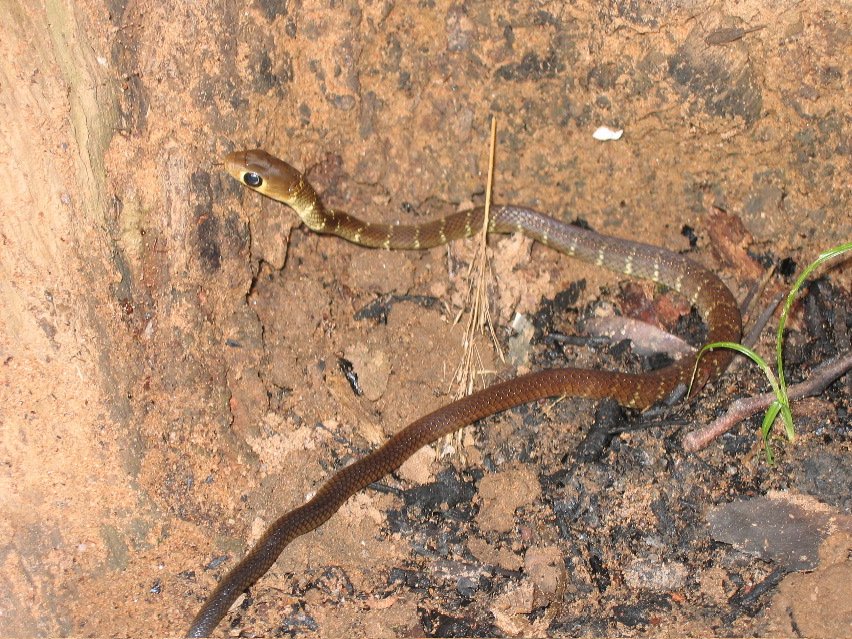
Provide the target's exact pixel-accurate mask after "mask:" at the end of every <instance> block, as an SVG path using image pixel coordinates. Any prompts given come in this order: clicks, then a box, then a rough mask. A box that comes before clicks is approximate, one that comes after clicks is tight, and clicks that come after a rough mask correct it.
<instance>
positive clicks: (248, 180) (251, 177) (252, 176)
mask: <svg viewBox="0 0 852 639" xmlns="http://www.w3.org/2000/svg"><path fill="white" fill-rule="evenodd" d="M243 182H245V185H246V186H250V187H251V188H253V189H256V188H257V187H259V186H260V185H261V184H263V178H262V177H260V176H259V175H258V174H257V173H246V174H244V175H243Z"/></svg>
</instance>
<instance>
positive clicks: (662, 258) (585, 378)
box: [187, 151, 741, 637]
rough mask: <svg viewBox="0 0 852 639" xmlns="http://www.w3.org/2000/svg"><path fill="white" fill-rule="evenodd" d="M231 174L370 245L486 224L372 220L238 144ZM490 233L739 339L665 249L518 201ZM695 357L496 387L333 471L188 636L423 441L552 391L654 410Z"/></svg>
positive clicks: (714, 368)
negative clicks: (664, 300) (686, 307)
mask: <svg viewBox="0 0 852 639" xmlns="http://www.w3.org/2000/svg"><path fill="white" fill-rule="evenodd" d="M225 167H226V169H227V170H228V172H229V173H230V174H231V175H232V176H234V177H235V178H236V179H237V180H239V181H240V182H241V183H243V184H244V185H245V186H248V187H249V188H252V189H254V190H255V191H257V192H259V193H262V194H263V195H266V196H268V197H271V198H273V199H275V200H278V201H280V202H283V203H285V204H288V205H289V206H290V207H292V208H293V209H294V210H295V211H296V213H298V214H299V216H300V217H301V218H302V220H303V222H304V223H305V225H306V226H307V227H308V228H310V229H311V230H313V231H316V232H319V233H332V234H334V235H339V236H340V237H342V238H345V239H347V240H350V241H352V242H355V243H357V244H361V245H363V246H368V247H381V248H386V249H392V248H398V249H425V248H429V247H433V246H438V245H440V244H444V243H446V242H448V241H450V240H454V239H458V238H462V237H469V236H471V235H472V234H474V233H476V232H477V231H478V230H479V227H480V226H481V225H482V220H483V217H484V211H483V209H482V208H481V207H480V208H476V209H473V210H471V211H466V212H462V213H456V214H453V215H449V216H447V217H445V218H441V219H439V220H435V221H432V222H428V223H425V224H420V225H414V226H404V225H386V224H371V223H368V222H363V221H361V220H359V219H357V218H355V217H352V216H351V215H348V214H346V213H341V212H339V211H331V210H328V209H326V208H324V207H323V205H322V204H321V202H320V200H319V197H318V196H317V194H316V192H315V191H314V190H313V188H312V187H311V186H310V185H309V184H308V182H307V181H306V180H305V178H304V177H303V176H302V175H301V174H300V173H299V172H298V171H296V170H295V169H294V168H293V167H291V166H290V165H288V164H286V163H284V162H282V161H281V160H278V159H277V158H275V157H273V156H271V155H269V154H268V153H266V152H264V151H241V152H237V153H231V154H229V155H228V156H227V157H226V158H225ZM489 231H491V232H494V233H512V232H515V231H520V232H521V233H524V234H526V235H528V236H530V237H532V238H534V239H536V240H538V241H539V242H541V243H543V244H545V245H547V246H550V247H552V248H554V249H556V250H558V251H561V252H563V253H566V254H567V255H570V256H573V257H577V258H579V259H581V260H584V261H586V262H591V263H592V264H596V265H597V266H604V267H606V268H609V269H611V270H614V271H617V272H620V273H626V274H628V275H632V276H634V277H639V278H644V279H649V280H653V281H655V282H659V283H661V284H664V285H666V286H668V287H670V288H673V289H675V290H676V291H678V292H679V293H681V294H682V295H684V296H685V297H686V298H687V299H688V300H689V301H690V302H691V303H692V304H693V305H694V306H696V307H697V308H698V309H699V310H700V312H701V314H702V316H703V319H704V322H705V323H706V324H707V332H708V335H707V342H708V343H710V342H721V341H728V342H738V341H739V339H740V331H741V320H740V311H739V307H738V306H737V302H736V300H735V299H734V296H733V295H732V294H731V292H730V291H729V290H728V288H727V287H726V286H725V285H724V284H723V283H722V282H721V280H719V278H718V277H716V276H715V275H714V274H713V273H711V272H710V271H708V270H707V269H705V268H704V267H703V266H700V265H698V264H696V263H694V262H692V261H691V260H689V259H687V258H685V257H683V256H681V255H678V254H677V253H673V252H671V251H668V250H666V249H662V248H658V247H656V246H650V245H647V244H641V243H639V242H633V241H630V240H623V239H618V238H613V237H608V236H605V235H600V234H598V233H594V232H592V231H587V230H584V229H581V228H578V227H575V226H570V225H567V224H565V223H563V222H560V221H558V220H555V219H553V218H551V217H548V216H546V215H543V214H541V213H538V212H537V211H533V210H532V209H527V208H523V207H518V206H497V207H492V210H491V218H490V225H489ZM730 359H731V351H729V350H727V349H720V350H715V351H710V352H708V353H707V354H706V355H705V356H704V357H702V358H701V360H700V362H699V366H698V374H697V376H696V383H695V384H694V385H693V392H695V391H696V390H697V389H698V388H700V387H701V386H702V385H703V384H704V383H706V382H707V381H708V380H710V379H713V378H715V377H717V376H718V375H719V374H721V372H722V371H723V370H724V369H725V367H727V365H728V363H729V361H730ZM694 365H695V356H691V357H685V358H683V359H682V360H681V361H679V362H677V363H675V364H672V365H670V366H667V367H665V368H661V369H658V370H655V371H650V372H645V373H639V374H630V373H619V372H611V371H595V370H585V369H576V368H553V369H547V370H542V371H538V372H535V373H530V374H528V375H523V376H521V377H516V378H515V379H512V380H509V381H506V382H502V383H498V384H494V385H493V386H490V387H489V388H486V389H485V390H481V391H479V392H477V393H473V394H472V395H468V396H467V397H464V398H462V399H460V400H458V401H456V402H453V403H452V404H448V405H447V406H444V407H443V408H439V409H438V410H436V411H435V412H433V413H430V414H429V415H426V416H425V417H422V418H420V419H418V420H417V421H415V422H414V423H412V424H410V425H409V426H407V427H406V428H404V429H403V430H401V431H400V432H399V433H397V434H396V435H394V436H393V437H391V438H390V439H389V440H388V441H387V442H386V443H385V444H384V445H382V446H381V447H380V448H378V449H376V450H375V451H373V452H372V453H370V454H369V455H367V456H366V457H363V458H362V459H359V460H358V461H356V462H355V463H353V464H351V465H349V466H346V467H345V468H343V469H341V470H340V471H338V472H337V474H335V475H333V476H332V477H331V478H330V479H329V480H328V481H327V482H326V483H325V484H324V485H323V486H322V487H321V488H320V489H319V490H318V491H317V493H316V495H315V496H314V497H313V498H312V499H311V500H310V501H308V502H307V503H305V504H304V505H302V506H299V507H298V508H296V509H294V510H291V511H290V512H288V513H286V514H284V515H283V516H281V517H280V518H279V519H277V520H276V521H275V523H273V524H272V525H271V526H270V527H269V529H268V530H267V531H266V532H265V533H264V535H263V537H261V539H260V541H258V542H257V544H255V546H254V548H252V549H251V551H250V552H249V553H248V555H246V557H245V558H244V559H243V560H242V561H241V562H239V563H238V564H237V565H236V566H235V567H234V568H232V569H231V571H230V572H229V573H228V574H227V575H226V576H225V577H224V578H222V580H221V581H220V582H219V584H218V586H217V587H216V589H215V590H214V591H213V593H212V594H211V595H210V596H209V597H208V599H207V601H206V602H205V603H204V605H203V606H202V608H201V610H200V611H199V613H198V614H197V615H196V617H195V619H194V620H193V622H192V626H191V628H190V630H189V632H188V633H187V636H188V637H204V636H207V635H209V634H210V632H211V631H212V630H213V629H214V628H215V627H216V625H217V624H218V623H219V622H220V621H221V620H222V618H223V617H224V616H225V614H226V613H227V612H228V609H229V608H230V606H231V604H233V603H234V601H235V600H236V599H237V597H239V596H240V594H241V593H242V592H243V591H245V590H246V589H247V588H248V587H250V586H251V585H253V584H254V583H255V582H256V581H257V580H258V579H260V577H262V576H263V575H264V574H265V573H266V571H267V570H269V568H270V567H271V566H272V564H274V563H275V560H276V559H277V558H278V556H279V555H280V554H281V551H282V550H283V549H284V547H285V546H287V544H289V543H290V542H291V541H293V539H295V538H296V537H299V536H300V535H303V534H305V533H307V532H310V531H311V530H314V529H315V528H317V527H318V526H320V525H321V524H323V523H324V522H325V521H327V520H328V519H329V518H330V517H331V516H332V515H333V514H334V513H335V512H337V510H338V509H339V508H340V507H341V506H342V505H343V503H344V502H345V501H346V500H347V499H349V497H351V496H352V495H353V494H355V493H356V492H357V491H359V490H361V489H362V488H364V487H366V486H367V485H368V484H370V483H372V482H374V481H377V480H379V479H381V478H382V477H384V476H385V475H387V474H388V473H389V472H391V471H393V470H394V469H396V468H398V467H399V466H400V465H401V464H402V463H403V462H404V461H405V460H406V459H408V458H409V457H410V456H411V455H413V454H414V453H415V452H416V451H417V450H418V449H420V448H421V447H422V446H426V445H427V444H429V443H431V442H434V441H435V440H437V439H438V438H439V437H442V436H443V435H446V434H448V433H451V432H453V431H455V430H457V429H458V428H461V427H462V426H465V425H467V424H471V423H473V422H475V421H477V420H479V419H482V418H483V417H487V416H489V415H494V414H495V413H499V412H501V411H504V410H506V409H508V408H512V407H513V406H518V405H519V404H525V403H527V402H531V401H533V400H537V399H542V398H545V397H551V396H559V395H568V396H573V397H588V398H593V399H601V398H604V397H612V398H614V399H616V400H618V402H619V403H620V404H622V405H623V406H628V407H633V408H647V407H648V406H650V405H651V404H653V403H655V402H658V401H661V400H663V399H665V398H666V397H667V396H668V395H669V394H670V393H671V392H672V391H673V390H674V389H675V387H676V386H678V384H681V383H686V384H688V383H689V381H690V379H691V377H692V372H693V368H694Z"/></svg>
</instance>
